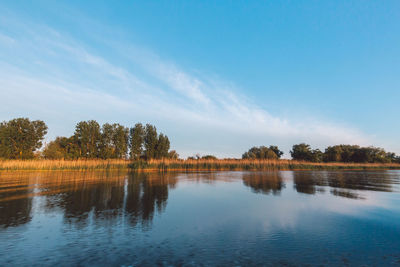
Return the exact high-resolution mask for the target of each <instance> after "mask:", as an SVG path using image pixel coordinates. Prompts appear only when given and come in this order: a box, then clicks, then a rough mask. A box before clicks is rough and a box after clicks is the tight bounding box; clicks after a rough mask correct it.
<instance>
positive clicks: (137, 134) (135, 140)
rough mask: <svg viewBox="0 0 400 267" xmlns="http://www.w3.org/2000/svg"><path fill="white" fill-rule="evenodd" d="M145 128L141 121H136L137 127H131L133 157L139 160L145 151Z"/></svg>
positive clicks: (130, 138) (130, 137) (130, 136)
mask: <svg viewBox="0 0 400 267" xmlns="http://www.w3.org/2000/svg"><path fill="white" fill-rule="evenodd" d="M144 134H145V130H144V127H143V125H142V124H141V123H136V124H135V127H133V128H131V129H130V134H129V143H130V150H131V151H130V154H131V159H134V160H137V159H139V158H140V156H141V155H142V153H143V143H144Z"/></svg>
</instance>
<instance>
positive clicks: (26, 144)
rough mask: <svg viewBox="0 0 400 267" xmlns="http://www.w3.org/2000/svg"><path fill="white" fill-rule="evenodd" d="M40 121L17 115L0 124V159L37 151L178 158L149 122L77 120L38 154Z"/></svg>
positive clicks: (54, 155) (59, 155) (43, 129)
mask: <svg viewBox="0 0 400 267" xmlns="http://www.w3.org/2000/svg"><path fill="white" fill-rule="evenodd" d="M47 129H48V127H47V125H46V124H45V123H44V122H43V121H41V120H36V121H30V120H29V119H27V118H17V119H13V120H10V121H7V122H6V121H5V122H2V123H0V158H5V159H31V158H34V157H35V156H37V154H40V156H41V157H43V158H46V159H79V158H86V159H94V158H99V159H127V158H131V159H134V160H137V159H161V158H178V154H177V153H176V152H175V151H174V150H172V151H169V149H170V141H169V139H168V136H166V135H164V134H163V133H160V134H158V133H157V129H156V127H155V126H153V125H151V124H146V125H143V124H141V123H137V124H135V126H134V127H132V128H128V127H125V126H123V125H120V124H118V123H114V124H110V123H105V124H103V125H102V126H100V124H99V123H98V122H97V121H95V120H89V121H81V122H79V123H77V124H76V126H75V132H74V134H73V135H72V136H70V137H57V138H56V139H55V140H53V141H51V142H49V143H48V144H47V145H45V147H44V149H43V151H40V153H38V149H40V148H41V147H42V145H43V139H44V137H45V135H46V134H47Z"/></svg>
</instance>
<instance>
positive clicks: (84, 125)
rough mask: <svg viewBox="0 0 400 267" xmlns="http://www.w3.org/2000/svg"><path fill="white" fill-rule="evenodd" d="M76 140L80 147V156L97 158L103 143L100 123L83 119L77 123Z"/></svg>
mask: <svg viewBox="0 0 400 267" xmlns="http://www.w3.org/2000/svg"><path fill="white" fill-rule="evenodd" d="M74 136H75V138H76V141H77V143H78V146H79V149H80V157H84V158H97V157H98V156H99V150H100V144H101V132H100V125H99V124H98V123H97V121H94V120H90V121H81V122H79V123H78V124H77V125H76V128H75V134H74Z"/></svg>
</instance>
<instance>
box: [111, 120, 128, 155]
mask: <svg viewBox="0 0 400 267" xmlns="http://www.w3.org/2000/svg"><path fill="white" fill-rule="evenodd" d="M113 129H114V134H113V138H112V141H113V145H114V147H115V153H114V156H115V158H119V159H121V158H126V155H127V154H128V146H129V129H128V128H126V127H124V126H122V125H120V124H118V123H115V124H113Z"/></svg>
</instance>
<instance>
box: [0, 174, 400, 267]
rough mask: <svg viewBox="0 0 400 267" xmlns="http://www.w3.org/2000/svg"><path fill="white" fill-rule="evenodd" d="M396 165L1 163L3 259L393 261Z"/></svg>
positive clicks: (397, 236)
mask: <svg viewBox="0 0 400 267" xmlns="http://www.w3.org/2000/svg"><path fill="white" fill-rule="evenodd" d="M399 183H400V171H335V172H333V171H280V172H201V173H168V174H158V173H139V174H137V173H136V174H135V173H127V172H106V171H103V172H65V171H51V172H2V173H0V266H10V265H12V266H35V265H36V266H46V265H48V266H53V265H59V266H70V265H81V266H99V265H109V266H137V265H141V266H154V265H159V266H171V265H172V266H221V265H225V266H249V265H267V266H268V265H270V266H277V265H318V266H320V265H324V266H338V265H350V266H353V265H354V266H359V265H367V266H376V265H381V266H388V265H400V193H399V192H400V185H399Z"/></svg>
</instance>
